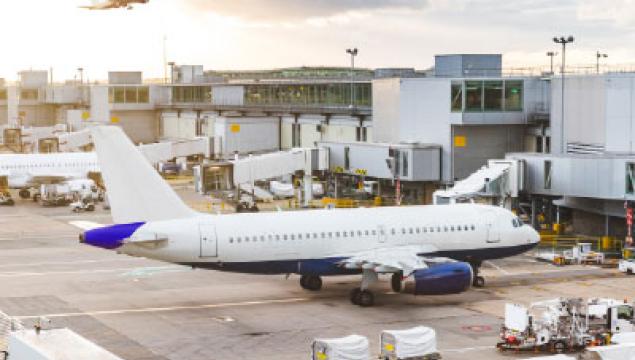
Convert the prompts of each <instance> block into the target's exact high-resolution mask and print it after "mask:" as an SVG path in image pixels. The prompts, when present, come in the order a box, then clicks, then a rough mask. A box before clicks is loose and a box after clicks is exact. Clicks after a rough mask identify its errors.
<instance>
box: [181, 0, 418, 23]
mask: <svg viewBox="0 0 635 360" xmlns="http://www.w3.org/2000/svg"><path fill="white" fill-rule="evenodd" d="M188 4H189V5H190V6H191V7H193V8H194V9H196V10H198V11H208V12H214V13H217V14H220V15H225V16H231V17H238V18H243V19H247V20H256V21H272V20H273V21H279V20H282V21H289V20H301V19H311V18H322V17H333V16H337V15H340V14H345V13H349V12H356V11H373V10H385V9H408V10H419V9H423V8H424V7H425V6H426V5H427V4H428V0H218V1H212V0H188Z"/></svg>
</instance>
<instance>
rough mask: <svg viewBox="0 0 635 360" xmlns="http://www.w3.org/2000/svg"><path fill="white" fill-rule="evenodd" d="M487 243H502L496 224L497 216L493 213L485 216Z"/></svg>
mask: <svg viewBox="0 0 635 360" xmlns="http://www.w3.org/2000/svg"><path fill="white" fill-rule="evenodd" d="M485 219H486V222H485V229H486V231H485V232H486V234H485V236H486V238H485V241H486V242H487V243H488V244H498V243H500V242H501V236H500V229H499V228H498V225H497V224H496V216H495V215H494V213H492V212H488V213H487V214H486V216H485Z"/></svg>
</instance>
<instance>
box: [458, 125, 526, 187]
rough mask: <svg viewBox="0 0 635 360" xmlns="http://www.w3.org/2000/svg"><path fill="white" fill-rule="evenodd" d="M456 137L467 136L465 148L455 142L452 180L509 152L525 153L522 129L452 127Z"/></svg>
mask: <svg viewBox="0 0 635 360" xmlns="http://www.w3.org/2000/svg"><path fill="white" fill-rule="evenodd" d="M452 129H453V136H454V137H464V138H465V146H456V145H457V144H455V143H452V144H451V145H450V146H451V149H452V150H451V151H452V159H451V161H452V163H451V165H452V169H453V178H454V179H457V180H460V179H464V178H466V177H468V176H469V175H470V174H472V173H473V172H474V171H476V170H478V169H479V168H481V167H482V166H483V165H486V164H487V161H488V160H489V159H501V158H503V157H504V156H505V154H506V153H509V152H515V151H522V150H523V149H522V146H523V136H524V127H523V126H514V125H509V126H501V125H497V126H486V125H480V126H453V127H452Z"/></svg>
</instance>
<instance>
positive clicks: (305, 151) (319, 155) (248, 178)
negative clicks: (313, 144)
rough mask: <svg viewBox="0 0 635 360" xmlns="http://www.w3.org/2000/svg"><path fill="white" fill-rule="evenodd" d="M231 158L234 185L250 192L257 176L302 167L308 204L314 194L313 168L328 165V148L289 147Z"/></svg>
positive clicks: (268, 176)
mask: <svg viewBox="0 0 635 360" xmlns="http://www.w3.org/2000/svg"><path fill="white" fill-rule="evenodd" d="M230 162H231V163H232V164H233V167H234V169H233V182H234V185H235V186H238V187H240V188H241V189H243V190H245V191H247V192H251V191H250V190H252V189H256V187H255V185H254V182H255V181H257V180H266V179H273V178H278V177H281V176H284V175H289V174H294V173H296V172H298V171H303V172H304V179H303V184H304V191H303V192H304V202H305V204H308V202H309V201H311V200H312V197H313V180H312V173H313V171H319V170H328V168H329V161H328V151H327V150H326V149H324V148H295V149H291V150H289V151H279V152H275V153H269V154H263V155H255V156H249V157H245V158H237V159H235V160H233V161H230ZM266 197H268V194H267V195H266Z"/></svg>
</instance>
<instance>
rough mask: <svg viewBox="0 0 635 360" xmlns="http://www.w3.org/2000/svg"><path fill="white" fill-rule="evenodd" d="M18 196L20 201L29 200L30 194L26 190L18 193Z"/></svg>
mask: <svg viewBox="0 0 635 360" xmlns="http://www.w3.org/2000/svg"><path fill="white" fill-rule="evenodd" d="M18 195H20V199H25V200H26V199H29V198H30V197H31V192H30V191H29V190H28V189H22V190H20V192H19V193H18Z"/></svg>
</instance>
